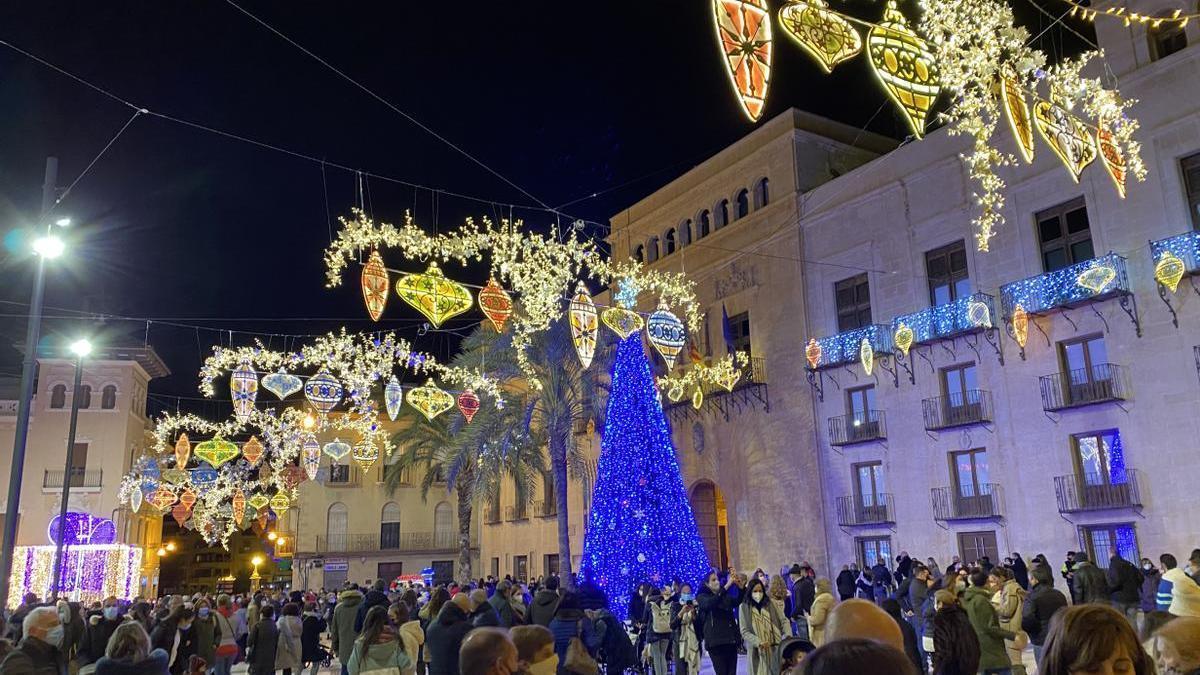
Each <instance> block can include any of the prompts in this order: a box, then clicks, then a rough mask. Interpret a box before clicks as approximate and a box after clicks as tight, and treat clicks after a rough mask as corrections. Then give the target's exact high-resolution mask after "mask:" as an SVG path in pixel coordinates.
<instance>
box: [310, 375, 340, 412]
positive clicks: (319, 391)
mask: <svg viewBox="0 0 1200 675" xmlns="http://www.w3.org/2000/svg"><path fill="white" fill-rule="evenodd" d="M345 393H346V390H345V389H343V388H342V385H341V383H340V382H338V381H337V379H336V378H335V377H334V376H332V375H330V374H329V371H328V370H322V371H321V372H319V373H317V374H316V375H313V376H312V377H310V378H308V382H307V383H306V384H305V385H304V397H305V398H307V399H308V402H309V403H311V404H312V406H313V407H314V408H316V409H317V412H318V413H320V414H321V415H325V414H327V413H328V412H329V411H330V410H333V408H334V406H336V405H337V404H338V403H341V401H342V396H343V395H345Z"/></svg>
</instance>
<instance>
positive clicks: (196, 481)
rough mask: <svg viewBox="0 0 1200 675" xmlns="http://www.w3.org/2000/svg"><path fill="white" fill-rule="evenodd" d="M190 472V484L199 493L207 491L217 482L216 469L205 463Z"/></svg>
mask: <svg viewBox="0 0 1200 675" xmlns="http://www.w3.org/2000/svg"><path fill="white" fill-rule="evenodd" d="M191 473H192V485H194V486H196V491H197V492H199V493H200V494H204V493H206V492H208V491H209V490H211V489H212V488H213V486H214V485H216V484H217V477H218V474H217V470H216V469H214V468H212V467H211V466H208V465H207V464H201V465H200V466H198V467H196V468H195V469H192V471H191Z"/></svg>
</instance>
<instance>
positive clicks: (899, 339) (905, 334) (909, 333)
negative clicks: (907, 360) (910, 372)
mask: <svg viewBox="0 0 1200 675" xmlns="http://www.w3.org/2000/svg"><path fill="white" fill-rule="evenodd" d="M892 342H893V343H894V344H895V345H896V349H899V350H900V353H901V354H902V355H903V356H905V357H907V356H908V350H909V349H910V348H911V347H912V343H913V330H912V329H911V328H909V327H908V324H906V323H904V322H903V321H901V322H899V325H897V326H896V331H895V332H894V333H892Z"/></svg>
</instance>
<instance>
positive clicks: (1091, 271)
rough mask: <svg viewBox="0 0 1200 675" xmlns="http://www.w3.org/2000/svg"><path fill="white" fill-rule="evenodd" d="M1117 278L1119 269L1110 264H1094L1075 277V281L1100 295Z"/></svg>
mask: <svg viewBox="0 0 1200 675" xmlns="http://www.w3.org/2000/svg"><path fill="white" fill-rule="evenodd" d="M1116 278H1117V271H1116V270H1115V269H1113V268H1112V267H1111V266H1109V265H1093V266H1091V267H1089V268H1087V269H1086V270H1084V271H1082V272H1080V273H1079V276H1077V277H1075V283H1077V284H1079V285H1080V286H1082V287H1084V288H1086V289H1088V290H1089V291H1091V292H1092V293H1094V294H1096V295H1099V294H1100V293H1103V292H1104V290H1105V289H1106V288H1108V285H1109V284H1111V283H1112V282H1113V279H1116Z"/></svg>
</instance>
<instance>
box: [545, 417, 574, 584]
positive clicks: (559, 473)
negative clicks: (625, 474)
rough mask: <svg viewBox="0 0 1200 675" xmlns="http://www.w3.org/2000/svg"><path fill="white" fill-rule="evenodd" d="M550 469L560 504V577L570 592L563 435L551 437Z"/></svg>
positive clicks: (565, 450) (569, 552)
mask: <svg viewBox="0 0 1200 675" xmlns="http://www.w3.org/2000/svg"><path fill="white" fill-rule="evenodd" d="M550 468H551V470H552V471H553V472H554V501H555V502H556V503H557V504H558V576H559V577H561V578H562V583H563V584H564V585H565V587H566V588H567V589H568V590H574V589H575V574H574V572H573V570H572V569H571V537H570V523H571V521H570V518H569V517H568V514H567V442H566V439H565V438H563V437H562V435H561V434H557V433H553V434H551V435H550Z"/></svg>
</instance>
